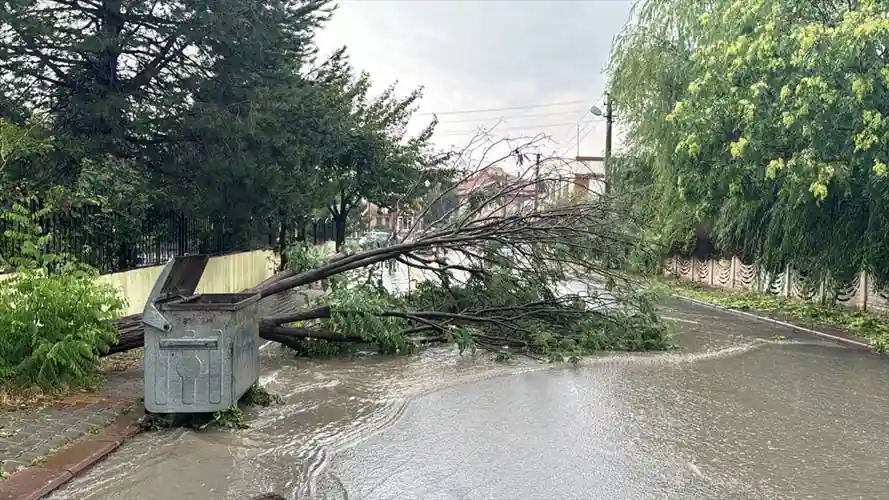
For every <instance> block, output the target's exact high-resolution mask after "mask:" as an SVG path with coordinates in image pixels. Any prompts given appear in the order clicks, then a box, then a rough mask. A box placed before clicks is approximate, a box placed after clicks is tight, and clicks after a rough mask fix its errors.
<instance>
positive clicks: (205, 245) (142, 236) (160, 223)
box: [0, 206, 335, 274]
mask: <svg viewBox="0 0 889 500" xmlns="http://www.w3.org/2000/svg"><path fill="white" fill-rule="evenodd" d="M0 210H6V208H5V207H3V208H0ZM39 224H40V226H41V228H42V231H43V232H44V233H45V234H49V235H51V239H50V241H49V242H48V243H47V244H46V245H45V249H46V250H48V251H51V252H65V253H69V254H71V255H73V256H75V257H76V258H77V259H78V260H80V261H81V262H85V263H87V264H90V265H92V266H94V267H96V268H98V269H99V270H100V272H102V273H103V274H106V273H114V272H121V271H127V270H130V269H137V268H141V267H147V266H156V265H161V264H164V263H166V262H167V261H168V260H169V259H170V258H171V257H174V256H177V255H184V254H195V253H202V254H209V255H224V254H228V253H234V252H245V251H251V250H258V249H263V248H276V247H277V246H278V245H279V243H278V241H277V240H278V237H279V233H280V231H279V229H280V223H279V222H278V221H272V220H269V219H256V218H253V217H245V218H241V219H238V220H233V219H231V218H228V217H222V216H219V217H212V216H208V217H187V216H185V215H183V214H182V213H179V212H176V211H154V212H151V213H148V214H145V215H144V216H142V217H132V216H130V215H128V214H120V213H109V212H107V211H103V210H101V209H100V208H98V207H92V206H89V207H79V208H77V209H72V210H66V211H64V212H61V213H58V214H55V215H53V216H52V217H49V218H44V219H42V220H40V221H39ZM18 226H20V225H19V224H16V223H13V222H10V221H8V220H5V219H3V218H0V256H2V257H4V258H6V259H9V258H10V257H16V256H21V254H22V248H21V241H20V240H18V239H17V238H15V237H12V233H13V232H16V231H18V230H19V229H20V227H18ZM294 233H295V234H293V236H296V237H297V238H298V239H302V240H308V241H312V242H313V243H315V244H322V243H324V242H326V241H331V240H333V239H334V237H335V230H334V225H333V221H330V220H328V221H312V222H308V223H307V224H305V226H303V227H301V228H297V229H296V231H294ZM0 272H2V270H0Z"/></svg>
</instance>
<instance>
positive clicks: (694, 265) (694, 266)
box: [691, 254, 698, 283]
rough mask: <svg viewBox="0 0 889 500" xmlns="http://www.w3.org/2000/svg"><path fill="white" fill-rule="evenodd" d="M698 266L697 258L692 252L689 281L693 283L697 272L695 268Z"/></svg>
mask: <svg viewBox="0 0 889 500" xmlns="http://www.w3.org/2000/svg"><path fill="white" fill-rule="evenodd" d="M697 267H698V259H697V258H695V256H694V254H692V256H691V282H692V283H694V282H695V281H697V279H696V277H695V275H696V274H698V273H696V272H695V268H697Z"/></svg>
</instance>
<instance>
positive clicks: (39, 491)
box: [0, 467, 72, 500]
mask: <svg viewBox="0 0 889 500" xmlns="http://www.w3.org/2000/svg"><path fill="white" fill-rule="evenodd" d="M71 477H72V474H71V473H70V472H68V471H63V470H58V469H45V468H43V467H28V468H27V469H25V470H23V471H20V472H17V473H15V474H13V475H12V476H10V477H9V478H7V479H5V480H3V482H2V483H0V500H38V499H40V498H41V497H43V496H44V495H46V494H47V493H49V492H51V491H52V490H54V489H56V488H58V487H59V486H60V485H62V484H65V482H67V481H68V480H70V479H71Z"/></svg>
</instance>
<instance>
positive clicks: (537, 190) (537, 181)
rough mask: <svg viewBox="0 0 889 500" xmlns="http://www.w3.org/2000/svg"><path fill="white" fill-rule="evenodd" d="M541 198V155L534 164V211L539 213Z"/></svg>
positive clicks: (538, 154)
mask: <svg viewBox="0 0 889 500" xmlns="http://www.w3.org/2000/svg"><path fill="white" fill-rule="evenodd" d="M539 198H540V153H537V160H536V161H535V162H534V211H535V212H536V211H537V200H538V199H539Z"/></svg>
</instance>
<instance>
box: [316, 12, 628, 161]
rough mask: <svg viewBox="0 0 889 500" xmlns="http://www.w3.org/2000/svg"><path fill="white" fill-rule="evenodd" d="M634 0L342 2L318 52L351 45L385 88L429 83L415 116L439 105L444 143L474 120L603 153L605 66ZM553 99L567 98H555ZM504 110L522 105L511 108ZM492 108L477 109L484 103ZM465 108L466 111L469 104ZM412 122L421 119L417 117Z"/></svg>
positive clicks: (466, 135)
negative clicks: (599, 111)
mask: <svg viewBox="0 0 889 500" xmlns="http://www.w3.org/2000/svg"><path fill="white" fill-rule="evenodd" d="M631 6H632V5H631V1H630V0H574V1H570V0H568V1H558V0H512V1H497V0H400V1H399V0H394V1H393V0H353V1H349V0H342V1H340V6H339V9H338V11H337V13H336V15H335V17H334V20H333V21H332V23H331V24H330V25H329V26H328V27H327V28H326V29H325V30H324V32H323V33H322V34H321V36H320V39H319V43H320V45H321V48H322V50H325V51H329V50H332V49H334V48H336V47H338V46H342V45H346V46H348V48H349V53H350V54H351V57H352V61H353V63H354V64H355V66H357V67H358V68H360V69H364V70H367V71H369V72H370V73H371V74H372V76H373V78H374V79H375V81H376V82H379V85H380V86H385V85H387V84H389V83H391V82H394V81H396V80H397V81H398V82H399V88H403V89H404V92H408V91H409V90H410V89H411V88H414V87H418V86H421V85H422V86H424V87H425V97H424V99H423V101H422V104H421V106H420V110H419V112H418V113H419V116H417V118H415V122H420V121H421V120H428V119H429V118H430V115H431V114H432V113H433V112H434V113H437V114H438V116H439V118H440V120H441V124H440V125H439V127H438V129H437V131H436V135H435V137H434V140H435V142H436V144H437V145H439V146H449V145H452V144H453V145H462V144H464V143H465V142H466V141H468V140H469V139H470V138H471V137H472V136H473V135H474V131H475V130H476V129H477V127H480V126H483V127H487V126H491V125H494V124H495V123H497V122H498V120H503V123H502V124H500V125H499V126H498V128H497V130H498V132H499V133H500V134H503V135H506V134H508V135H512V136H521V135H536V134H537V133H545V134H549V135H551V136H552V139H553V141H555V142H556V143H557V144H553V145H552V146H549V149H550V150H555V152H556V153H559V154H565V155H570V156H573V155H574V154H575V153H576V152H577V151H576V147H577V146H576V141H575V136H576V125H577V123H580V125H581V128H582V131H581V134H580V137H581V141H580V153H581V154H582V155H601V154H602V152H603V147H604V134H605V127H604V122H603V120H602V119H601V118H598V117H593V116H592V115H591V114H590V113H589V112H587V110H588V109H589V107H590V105H593V104H598V105H600V106H601V103H602V93H603V90H604V86H605V76H604V74H603V70H604V68H605V65H606V64H607V62H608V55H609V51H610V48H611V43H612V40H613V38H614V36H615V35H616V34H617V33H618V31H619V30H620V29H621V27H622V26H623V24H624V23H625V22H626V20H627V18H628V17H629V14H630V9H631ZM555 103H569V104H561V105H558V106H554V105H551V104H555ZM502 108H520V109H508V110H503V109H502ZM490 109H496V110H494V111H487V112H481V111H479V110H490ZM466 111H469V112H466ZM416 126H420V124H419V123H416Z"/></svg>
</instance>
